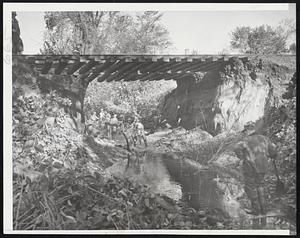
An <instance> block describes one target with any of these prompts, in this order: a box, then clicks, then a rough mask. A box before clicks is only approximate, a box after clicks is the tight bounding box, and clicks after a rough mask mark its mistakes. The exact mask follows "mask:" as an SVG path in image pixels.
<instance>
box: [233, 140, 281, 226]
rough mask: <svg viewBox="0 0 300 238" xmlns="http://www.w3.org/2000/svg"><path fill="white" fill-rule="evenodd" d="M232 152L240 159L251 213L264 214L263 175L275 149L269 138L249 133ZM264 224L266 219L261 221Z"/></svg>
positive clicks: (255, 222) (256, 223)
mask: <svg viewBox="0 0 300 238" xmlns="http://www.w3.org/2000/svg"><path fill="white" fill-rule="evenodd" d="M234 152H235V153H236V155H237V157H238V158H239V159H240V160H241V161H242V166H243V173H244V180H245V192H246V194H247V196H248V198H249V200H250V201H251V206H252V211H247V212H248V213H250V214H253V215H265V214H266V209H267V208H266V205H267V204H266V194H265V188H264V177H265V174H266V172H267V170H268V158H271V159H272V160H275V159H276V158H277V150H276V146H275V144H273V143H272V142H271V141H270V139H269V138H267V137H265V136H263V135H256V134H254V135H250V136H247V137H246V138H244V139H243V140H242V141H240V142H238V143H237V144H236V145H235V146H234ZM261 222H262V226H264V225H265V223H266V219H265V218H264V219H263V220H262V221H261ZM258 223H259V221H258V220H254V221H253V226H254V228H257V227H255V226H258Z"/></svg>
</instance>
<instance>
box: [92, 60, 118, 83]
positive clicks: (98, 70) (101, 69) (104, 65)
mask: <svg viewBox="0 0 300 238" xmlns="http://www.w3.org/2000/svg"><path fill="white" fill-rule="evenodd" d="M113 63H114V62H111V61H109V60H107V61H105V62H104V63H102V64H101V65H99V66H97V68H96V69H95V70H93V72H92V74H91V75H90V76H89V78H87V81H88V82H91V81H92V80H94V79H95V78H97V77H98V76H99V77H101V75H99V74H100V73H101V72H104V71H105V69H107V67H109V66H111V65H112V64H113ZM97 80H98V82H102V81H100V80H99V78H97Z"/></svg>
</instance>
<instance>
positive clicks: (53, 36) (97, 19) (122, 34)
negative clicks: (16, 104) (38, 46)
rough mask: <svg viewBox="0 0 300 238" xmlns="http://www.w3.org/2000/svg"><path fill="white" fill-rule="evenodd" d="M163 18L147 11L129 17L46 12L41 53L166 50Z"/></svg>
mask: <svg viewBox="0 0 300 238" xmlns="http://www.w3.org/2000/svg"><path fill="white" fill-rule="evenodd" d="M161 17H162V14H161V13H159V12H157V11H147V12H143V13H142V14H139V15H136V16H131V15H128V14H126V13H122V12H99V11H97V12H46V13H45V22H46V27H47V31H46V33H45V37H44V38H45V39H44V41H45V45H44V49H43V50H42V52H43V53H52V54H73V53H74V52H78V53H80V54H126V53H131V54H137V53H139V54H145V53H148V52H150V51H151V50H153V49H154V48H155V49H156V50H159V51H163V50H165V49H167V48H168V47H169V46H170V45H171V43H170V41H169V33H168V31H167V29H166V28H165V27H164V26H163V25H162V24H161Z"/></svg>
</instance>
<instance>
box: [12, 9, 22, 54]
mask: <svg viewBox="0 0 300 238" xmlns="http://www.w3.org/2000/svg"><path fill="white" fill-rule="evenodd" d="M16 16H17V14H16V12H12V53H13V54H16V55H18V54H21V53H22V52H23V50H24V47H23V42H22V39H21V38H20V28H19V22H18V20H17V19H16Z"/></svg>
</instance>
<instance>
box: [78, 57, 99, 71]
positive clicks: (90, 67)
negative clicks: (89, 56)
mask: <svg viewBox="0 0 300 238" xmlns="http://www.w3.org/2000/svg"><path fill="white" fill-rule="evenodd" d="M97 64H98V62H97V61H94V60H90V61H89V62H88V63H87V64H86V65H84V66H83V67H82V68H81V69H80V70H79V74H84V73H86V72H88V71H89V70H91V69H92V68H93V67H94V66H96V65H97Z"/></svg>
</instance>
